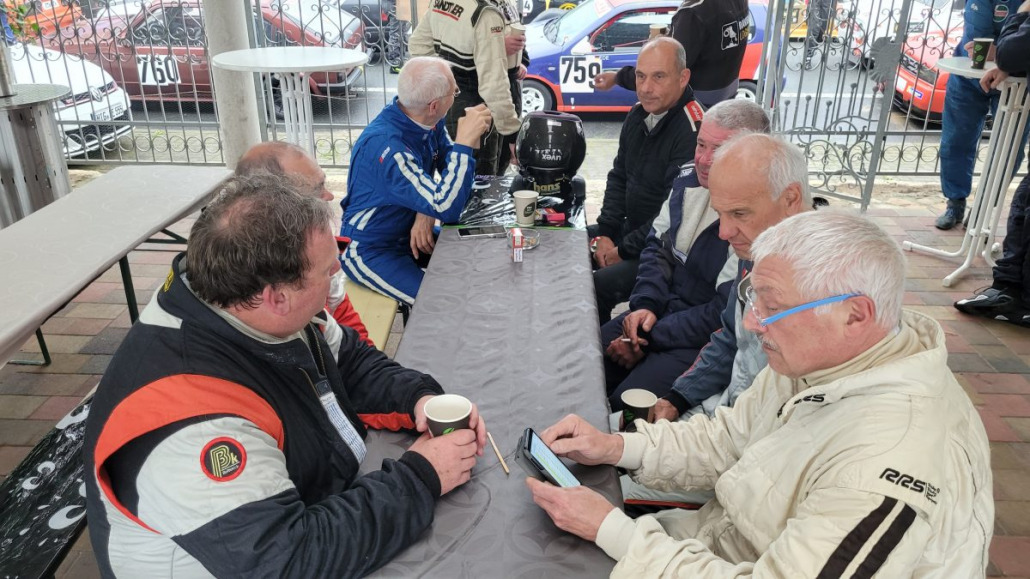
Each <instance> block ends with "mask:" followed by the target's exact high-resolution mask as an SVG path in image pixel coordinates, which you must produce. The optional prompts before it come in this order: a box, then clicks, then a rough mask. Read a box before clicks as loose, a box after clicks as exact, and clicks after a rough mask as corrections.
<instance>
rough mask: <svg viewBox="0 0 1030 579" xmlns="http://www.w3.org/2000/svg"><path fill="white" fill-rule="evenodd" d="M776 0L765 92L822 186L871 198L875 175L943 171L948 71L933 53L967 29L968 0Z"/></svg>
mask: <svg viewBox="0 0 1030 579" xmlns="http://www.w3.org/2000/svg"><path fill="white" fill-rule="evenodd" d="M775 4H776V9H775V10H770V11H769V22H768V23H767V28H766V29H767V30H771V31H773V33H772V34H770V35H769V38H767V41H766V46H765V53H764V62H763V66H764V67H765V68H764V70H765V71H771V72H770V74H765V75H764V76H763V78H764V79H765V84H764V86H763V87H762V93H761V94H762V97H761V98H762V99H763V103H764V104H765V106H766V107H767V109H768V110H770V111H771V113H772V116H773V122H774V130H776V131H777V132H780V133H783V134H785V135H787V136H788V138H790V140H791V141H793V142H796V143H798V144H799V145H800V146H802V147H803V148H804V150H805V153H806V154H807V156H808V159H809V168H810V172H811V173H810V174H811V176H812V181H813V184H814V185H815V186H816V188H817V189H818V190H819V191H820V192H821V193H822V194H826V195H830V196H833V197H839V198H844V199H848V200H852V201H857V202H859V203H861V204H862V206H863V208H864V207H865V206H866V205H868V203H869V198H870V196H871V194H872V186H873V178H874V177H875V176H876V175H935V174H938V173H939V172H940V164H939V159H938V152H939V148H940V118H941V112H942V110H943V105H944V97H945V86H946V82H947V73H941V72H939V71H938V70H937V69H936V67H935V63H936V61H937V59H938V58H941V57H945V56H950V55H951V53H952V51H954V48H955V46H956V44H957V43H958V41H959V38H960V37H961V36H962V26H963V18H962V8H963V5H964V2H963V0H807V2H805V1H803V0H795V1H794V2H793V3H791V2H776V3H775ZM984 149H985V147H981V149H980V156H982V155H983V154H984Z"/></svg>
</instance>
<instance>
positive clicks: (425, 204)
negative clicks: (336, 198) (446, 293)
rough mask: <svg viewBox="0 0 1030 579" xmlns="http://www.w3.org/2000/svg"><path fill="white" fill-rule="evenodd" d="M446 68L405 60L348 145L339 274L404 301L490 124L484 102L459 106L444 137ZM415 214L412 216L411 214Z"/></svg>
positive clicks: (468, 188)
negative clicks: (389, 95)
mask: <svg viewBox="0 0 1030 579" xmlns="http://www.w3.org/2000/svg"><path fill="white" fill-rule="evenodd" d="M459 92H460V91H459V90H458V85H457V84H455V82H454V75H453V74H451V69H450V66H449V65H448V64H447V62H446V61H444V60H442V59H440V58H436V57H418V58H413V59H411V60H409V61H408V62H407V64H405V65H404V68H403V69H402V70H401V74H400V76H399V77H398V78H397V97H396V98H395V99H394V101H393V102H392V103H390V104H388V105H386V108H384V109H383V110H382V112H380V113H379V116H377V117H376V118H375V119H373V120H372V122H371V123H369V124H368V126H367V127H366V128H365V130H364V131H362V133H361V136H360V137H359V138H358V141H357V142H356V143H354V153H353V154H352V155H351V163H350V173H349V174H348V176H347V194H346V196H345V197H344V198H343V201H341V202H340V205H341V206H342V207H343V226H342V228H341V230H340V235H342V236H344V237H349V238H350V239H351V243H350V245H349V246H348V247H347V250H346V251H345V252H344V254H343V270H344V271H345V272H346V273H347V277H349V278H351V279H353V280H354V281H356V282H358V283H360V284H362V285H364V286H367V287H369V288H371V289H373V290H375V291H377V292H379V293H382V294H384V295H386V296H388V297H391V298H394V299H395V300H397V301H399V302H403V303H406V304H409V305H410V304H412V303H413V302H414V301H415V295H416V294H417V293H418V288H419V286H420V285H422V276H423V275H424V272H423V271H422V266H424V264H425V263H426V262H427V261H428V256H429V254H430V253H432V251H433V244H434V239H433V225H434V222H435V220H437V219H439V220H441V221H444V222H453V221H457V219H458V217H460V216H461V210H462V208H464V206H465V202H466V201H468V198H469V195H470V194H471V193H472V183H473V179H474V177H475V173H476V170H475V169H476V160H475V158H474V156H473V153H474V149H476V148H477V147H479V142H480V137H481V136H482V135H483V133H485V132H486V131H487V130H488V129H489V128H490V122H491V121H490V111H489V110H487V108H486V105H482V104H481V105H479V106H476V107H471V108H467V109H465V116H464V117H462V118H461V119H460V120H459V121H458V130H457V131H456V133H455V135H454V140H453V141H451V138H450V136H448V134H447V129H446V127H445V123H444V118H445V117H446V116H447V111H448V110H449V109H450V108H451V104H452V103H453V102H454V98H455V97H456V96H458V94H459ZM416 216H417V217H416Z"/></svg>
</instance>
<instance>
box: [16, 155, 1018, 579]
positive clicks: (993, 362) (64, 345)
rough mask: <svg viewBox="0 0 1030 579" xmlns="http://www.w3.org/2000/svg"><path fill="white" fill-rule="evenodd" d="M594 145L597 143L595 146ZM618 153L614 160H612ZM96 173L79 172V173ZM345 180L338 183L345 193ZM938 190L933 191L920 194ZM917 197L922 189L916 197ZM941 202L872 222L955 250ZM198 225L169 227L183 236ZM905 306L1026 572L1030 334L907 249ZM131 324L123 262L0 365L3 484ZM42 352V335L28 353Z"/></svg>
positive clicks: (887, 207)
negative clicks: (975, 428) (983, 445)
mask: <svg viewBox="0 0 1030 579" xmlns="http://www.w3.org/2000/svg"><path fill="white" fill-rule="evenodd" d="M592 146H593V143H592ZM609 158H610V157H609ZM601 165H603V163H600V162H598V163H597V167H591V168H590V170H589V171H583V174H584V175H585V176H587V178H588V180H589V183H590V190H591V195H590V198H591V201H592V203H591V207H590V209H591V210H592V212H596V210H597V204H596V202H597V201H598V200H599V198H600V192H601V189H602V188H603V180H604V173H606V171H607V169H606V168H602V166H601ZM80 177H81V178H88V177H89V175H88V174H87V173H78V172H77V178H80ZM341 183H342V178H341V177H340V176H338V175H334V176H332V178H331V179H330V186H331V188H333V189H334V190H337V191H340V190H342V187H341ZM927 187H929V189H931V190H932V188H933V186H932V184H928V185H927V186H926V187H924V188H923V189H926V188H927ZM917 193H918V192H917ZM938 205H939V202H938V201H937V198H936V196H935V195H931V194H926V193H925V192H924V193H923V194H922V195H919V194H912V191H907V190H906V191H905V192H903V193H899V189H898V187H896V186H894V185H891V184H885V185H884V186H882V187H881V186H879V185H878V188H877V193H876V195H874V206H873V207H872V208H871V209H870V211H869V215H870V216H872V217H873V218H874V219H875V220H876V221H877V222H878V223H880V224H881V225H882V226H883V227H885V228H886V229H887V231H889V232H890V233H891V234H892V235H894V236H895V237H896V238H897V239H898V240H899V241H901V240H905V239H911V240H915V241H917V242H923V243H939V244H941V245H943V246H947V247H956V246H958V244H959V243H960V242H961V233H960V232H948V233H942V232H938V231H937V230H935V229H933V227H932V223H933V219H934V216H935V211H936V210H937V206H938ZM190 223H191V221H190V220H186V221H184V222H181V223H179V224H177V225H176V226H175V227H174V228H173V229H175V230H176V231H179V232H182V233H185V232H187V231H188V228H189V225H190ZM173 255H174V254H173V253H172V252H168V251H134V252H132V253H130V254H129V261H130V263H131V264H132V272H133V278H134V280H135V284H136V289H137V297H138V299H139V302H140V304H141V306H142V305H143V304H145V303H146V302H147V301H149V299H150V295H151V293H152V292H153V290H154V289H155V288H156V287H157V286H158V285H159V284H160V283H161V281H162V280H163V279H164V277H165V274H166V273H167V271H168V265H169V263H170V261H171V259H172V256H173ZM908 259H909V262H908V263H909V265H908V275H909V280H908V282H907V287H908V292H907V294H906V299H905V303H906V305H907V306H908V307H910V308H912V309H915V310H919V311H923V312H925V313H927V314H929V315H931V316H933V317H934V318H936V319H937V320H939V321H940V322H941V325H942V326H943V327H944V331H945V333H946V335H947V341H948V349H949V352H950V356H949V359H948V364H949V366H950V367H951V369H952V370H953V371H954V372H955V373H956V375H957V376H958V378H959V381H960V382H961V383H962V385H963V387H964V388H965V389H966V391H967V392H968V393H969V396H970V398H971V399H972V400H973V403H974V404H975V405H976V406H977V407H978V409H979V410H980V414H981V416H982V417H983V420H984V424H985V426H986V427H987V433H988V435H989V437H990V440H991V450H992V467H993V471H994V485H995V488H994V493H995V500H996V506H997V518H996V526H995V538H994V543H993V544H992V546H991V564H990V567H989V569H988V575H990V576H1004V577H1030V331H1028V330H1025V329H1022V328H1017V327H1015V326H1011V325H1007V324H1004V323H1002V322H995V321H990V320H982V319H978V318H971V317H968V316H965V315H963V314H960V313H959V312H957V311H956V310H954V309H953V308H952V307H951V303H952V302H953V301H954V300H955V299H957V298H959V297H961V296H964V295H967V294H969V293H970V292H972V291H973V290H975V289H977V288H979V287H981V286H984V285H987V284H988V283H989V281H988V279H989V271H988V270H987V269H986V268H985V267H979V268H977V269H975V270H973V271H972V272H971V273H970V274H969V275H968V276H967V277H966V278H965V279H963V280H962V281H961V282H960V283H959V284H957V285H956V287H954V288H949V289H946V288H943V287H942V286H941V284H940V279H941V278H942V277H943V276H944V275H946V274H947V273H949V272H950V271H951V270H952V269H954V266H953V265H952V264H951V263H949V262H948V261H945V260H940V259H937V258H932V257H927V256H922V255H917V254H908ZM128 327H129V318H128V313H127V310H126V306H125V297H124V294H123V291H122V286H121V283H120V276H119V273H118V269H117V267H116V268H114V269H112V270H111V271H108V272H107V273H105V274H104V275H102V276H101V277H100V278H98V279H97V280H96V281H95V282H94V283H93V284H91V285H90V286H89V287H88V288H86V289H85V290H84V291H83V292H82V293H81V294H79V295H78V296H77V297H76V298H74V299H73V300H72V301H71V302H70V303H68V305H66V306H65V307H64V308H62V309H61V310H60V311H59V312H58V313H57V314H56V315H54V316H53V317H52V318H51V319H50V320H49V321H48V322H47V323H46V324H45V325H44V326H43V331H44V333H45V334H46V336H47V343H48V344H49V346H50V349H51V352H52V353H53V356H54V363H53V364H52V365H51V366H49V367H47V368H32V367H26V366H12V365H7V366H5V367H3V368H0V476H4V477H6V476H7V475H8V474H9V473H10V472H11V470H12V469H13V468H14V467H15V466H16V465H17V464H18V462H19V461H21V460H22V458H24V457H25V456H26V454H27V453H28V452H29V450H30V449H31V448H32V447H33V446H34V445H35V444H36V442H37V441H38V440H39V439H40V438H41V437H42V436H43V435H44V434H45V433H46V432H47V431H49V430H50V428H52V427H53V425H54V424H55V423H56V421H57V420H58V419H59V418H60V417H61V416H63V415H64V414H65V413H66V412H68V411H69V410H70V409H71V408H72V407H73V406H75V404H76V403H78V402H79V400H81V398H82V397H83V396H84V395H85V394H87V393H88V392H89V391H90V390H91V389H92V388H93V387H94V386H95V385H96V384H97V382H98V380H99V379H100V375H101V374H102V373H103V371H104V369H105V368H106V366H107V364H108V362H109V361H110V359H111V355H112V354H113V353H114V351H115V350H116V349H117V347H118V345H119V344H120V343H121V341H122V339H123V337H124V336H125V333H126V332H127V330H128ZM402 331H403V328H401V327H400V323H399V317H398V320H397V323H396V324H395V328H394V332H395V333H394V334H392V335H391V339H390V340H389V342H388V344H387V352H388V353H389V354H391V355H392V354H393V352H394V351H395V350H396V345H397V343H398V342H399V333H400V332H402ZM36 351H37V347H36V344H35V340H32V341H30V342H29V343H27V344H26V345H25V347H24V349H23V354H24V355H26V356H31V355H32V354H34V353H35V352H36ZM57 576H58V577H69V578H71V577H74V578H86V577H96V576H98V572H97V568H96V563H95V561H94V559H93V555H92V552H91V550H90V545H89V540H88V534H85V535H83V537H82V539H80V540H79V542H78V543H77V544H76V545H75V546H74V548H73V550H72V552H71V554H70V555H69V556H68V558H67V559H66V560H65V563H64V565H63V566H62V567H61V569H60V571H59V573H58V575H57Z"/></svg>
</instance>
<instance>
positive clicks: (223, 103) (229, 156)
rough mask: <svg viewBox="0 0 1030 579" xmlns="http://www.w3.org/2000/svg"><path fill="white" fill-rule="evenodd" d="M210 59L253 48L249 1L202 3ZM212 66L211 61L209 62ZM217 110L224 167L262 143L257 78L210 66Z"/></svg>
mask: <svg viewBox="0 0 1030 579" xmlns="http://www.w3.org/2000/svg"><path fill="white" fill-rule="evenodd" d="M203 10H204V28H205V29H206V30H207V52H208V58H209V59H210V58H212V57H214V56H215V55H217V54H221V53H223V52H229V51H232V50H240V49H244V48H250V47H251V46H250V35H249V33H248V29H247V21H248V20H249V19H250V18H252V15H251V3H250V0H203ZM209 66H210V61H209ZM210 70H211V75H212V77H213V81H214V89H215V106H216V107H218V121H219V126H218V132H219V135H220V136H221V138H222V157H223V158H224V159H225V166H226V167H228V168H229V169H235V168H236V162H237V161H239V160H240V157H242V156H243V153H245V152H246V151H247V149H249V148H250V147H252V146H253V145H256V144H258V143H260V142H261V127H260V124H259V123H260V118H259V116H258V105H257V97H256V95H255V91H254V75H253V73H246V72H231V71H227V70H222V69H217V68H215V67H213V66H211V67H210Z"/></svg>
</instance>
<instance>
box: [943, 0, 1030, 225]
mask: <svg viewBox="0 0 1030 579" xmlns="http://www.w3.org/2000/svg"><path fill="white" fill-rule="evenodd" d="M1020 1H1021V0H967V2H966V8H965V13H964V15H965V30H964V31H963V33H962V40H961V41H959V43H958V46H957V47H955V56H968V52H967V51H966V48H965V46H966V44H967V43H968V42H970V41H972V40H973V39H974V38H997V37H998V34H1000V33H1001V27H1002V24H1003V23H1004V22H1005V19H1006V18H1007V17H1008V16H1009V14H1014V13H1015V12H1016V9H1017V8H1018V7H1019V4H1020ZM998 96H999V94H998V92H997V91H991V92H990V93H987V92H984V90H983V89H982V88H980V85H979V83H978V81H977V80H975V79H971V78H965V77H962V76H959V75H957V74H953V75H951V76H950V77H949V78H948V88H947V98H946V99H944V118H943V120H942V127H941V154H940V157H941V190H942V192H943V193H944V197H945V198H946V199H947V200H948V206H947V209H946V210H945V211H944V213H942V214H941V215H940V216H939V217H938V218H937V223H936V225H937V228H938V229H951V228H952V227H955V225H956V224H958V223H959V222H961V221H962V219H963V216H964V215H965V211H966V198H967V197H969V193H970V191H971V190H972V188H973V165H974V164H975V162H976V149H977V145H978V144H979V143H980V132H981V131H982V130H983V125H984V118H985V117H986V116H987V112H988V111H993V110H995V109H996V108H997V106H998ZM1027 129H1030V125H1027ZM1025 143H1026V133H1024V134H1023V140H1022V141H1020V145H1019V148H1020V153H1019V157H1018V158H1017V159H1016V166H1017V167H1018V166H1019V164H1020V163H1021V162H1022V159H1023V153H1022V149H1023V145H1024V144H1025Z"/></svg>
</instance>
